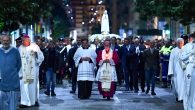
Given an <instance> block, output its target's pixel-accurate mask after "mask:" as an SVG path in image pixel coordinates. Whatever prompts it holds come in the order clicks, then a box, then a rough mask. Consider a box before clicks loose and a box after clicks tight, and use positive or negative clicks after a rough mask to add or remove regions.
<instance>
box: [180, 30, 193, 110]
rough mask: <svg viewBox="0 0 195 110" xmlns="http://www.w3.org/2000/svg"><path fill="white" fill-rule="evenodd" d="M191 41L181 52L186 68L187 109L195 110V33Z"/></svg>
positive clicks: (185, 96)
mask: <svg viewBox="0 0 195 110" xmlns="http://www.w3.org/2000/svg"><path fill="white" fill-rule="evenodd" d="M190 39H191V40H192V41H191V42H189V43H187V44H186V45H185V46H184V48H183V50H182V51H183V52H182V54H181V57H180V59H181V60H182V67H183V69H184V81H185V83H184V85H185V89H184V98H183V105H184V109H185V110H195V33H193V34H191V35H190Z"/></svg>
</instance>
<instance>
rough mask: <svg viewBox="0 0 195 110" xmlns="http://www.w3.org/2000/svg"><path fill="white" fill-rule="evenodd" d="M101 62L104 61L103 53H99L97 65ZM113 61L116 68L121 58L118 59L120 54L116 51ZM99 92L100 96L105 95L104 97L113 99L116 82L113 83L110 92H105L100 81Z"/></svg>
mask: <svg viewBox="0 0 195 110" xmlns="http://www.w3.org/2000/svg"><path fill="white" fill-rule="evenodd" d="M101 60H102V51H99V52H98V55H97V58H96V61H97V64H99V62H100V61H101ZM112 60H113V61H114V63H115V66H116V65H118V64H119V57H118V54H117V52H116V51H113V55H112ZM98 90H99V92H100V94H101V95H103V97H113V95H114V93H115V91H116V83H115V82H114V81H112V82H111V88H110V91H103V90H102V84H101V82H100V81H99V82H98Z"/></svg>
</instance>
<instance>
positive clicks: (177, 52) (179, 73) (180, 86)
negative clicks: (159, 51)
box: [168, 38, 184, 102]
mask: <svg viewBox="0 0 195 110" xmlns="http://www.w3.org/2000/svg"><path fill="white" fill-rule="evenodd" d="M176 44H177V47H175V48H174V49H172V51H171V55H170V59H169V69H168V75H169V76H171V83H172V87H173V90H174V94H175V96H176V101H177V102H179V101H182V100H183V95H184V73H183V70H182V67H181V65H180V64H181V61H180V59H179V58H180V56H181V53H182V48H183V46H184V40H183V38H178V39H177V41H176Z"/></svg>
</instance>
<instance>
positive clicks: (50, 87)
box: [46, 68, 56, 92]
mask: <svg viewBox="0 0 195 110" xmlns="http://www.w3.org/2000/svg"><path fill="white" fill-rule="evenodd" d="M46 79H47V84H46V86H47V92H50V91H51V92H54V89H55V83H56V74H55V73H54V71H53V69H52V68H48V69H47V72H46Z"/></svg>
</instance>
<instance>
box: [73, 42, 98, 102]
mask: <svg viewBox="0 0 195 110" xmlns="http://www.w3.org/2000/svg"><path fill="white" fill-rule="evenodd" d="M96 57H97V55H96V52H95V50H93V49H91V48H89V44H88V40H87V39H82V47H80V48H78V49H77V51H76V53H75V55H74V61H75V65H76V67H78V73H77V82H78V98H80V99H88V98H89V97H90V96H91V91H92V83H93V81H95V65H96Z"/></svg>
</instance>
